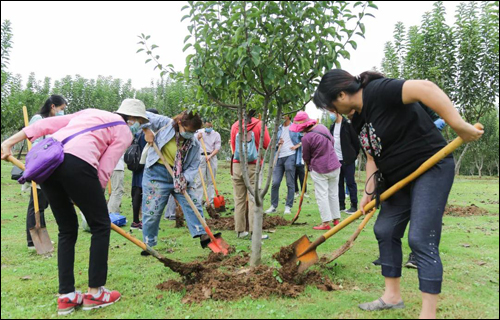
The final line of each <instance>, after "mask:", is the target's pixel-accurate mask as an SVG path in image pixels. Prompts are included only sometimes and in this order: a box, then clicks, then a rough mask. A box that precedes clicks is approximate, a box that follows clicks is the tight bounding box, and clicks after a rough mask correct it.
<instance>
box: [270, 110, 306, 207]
mask: <svg viewBox="0 0 500 320" xmlns="http://www.w3.org/2000/svg"><path fill="white" fill-rule="evenodd" d="M283 120H284V122H283V124H282V125H281V126H280V127H279V129H278V137H277V140H278V143H277V144H276V148H279V146H280V145H281V148H279V153H278V155H277V156H278V161H277V162H276V166H275V167H274V170H273V187H272V189H271V207H270V208H269V209H268V210H267V211H266V213H275V212H276V211H277V208H278V204H279V191H280V185H281V181H282V180H283V175H286V186H287V190H288V192H287V197H286V203H285V211H284V214H291V213H292V212H291V210H292V207H293V199H294V194H295V191H296V190H295V170H296V166H297V165H300V164H301V162H302V149H301V146H302V144H301V142H300V139H299V133H297V132H293V131H290V124H291V121H290V116H288V115H284V116H283Z"/></svg>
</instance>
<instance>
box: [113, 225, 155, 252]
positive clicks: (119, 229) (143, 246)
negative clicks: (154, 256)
mask: <svg viewBox="0 0 500 320" xmlns="http://www.w3.org/2000/svg"><path fill="white" fill-rule="evenodd" d="M111 229H113V230H114V231H116V232H118V233H119V234H120V235H122V236H124V237H125V238H127V239H128V240H130V241H132V242H133V243H134V244H135V245H137V246H138V247H141V248H142V250H144V251H148V249H147V247H146V244H145V243H144V242H142V241H140V240H139V239H136V238H134V237H132V236H131V235H130V234H128V233H126V232H125V231H124V230H123V229H122V228H120V227H118V226H117V225H116V224H114V223H111Z"/></svg>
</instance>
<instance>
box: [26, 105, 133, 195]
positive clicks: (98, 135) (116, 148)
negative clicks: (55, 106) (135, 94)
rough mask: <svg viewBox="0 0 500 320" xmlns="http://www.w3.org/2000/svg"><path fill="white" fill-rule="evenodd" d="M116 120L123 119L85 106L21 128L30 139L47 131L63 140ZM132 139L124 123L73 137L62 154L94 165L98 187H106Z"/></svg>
mask: <svg viewBox="0 0 500 320" xmlns="http://www.w3.org/2000/svg"><path fill="white" fill-rule="evenodd" d="M115 121H123V118H122V117H121V116H119V115H117V114H114V113H111V112H108V111H103V110H97V109H86V110H82V111H79V112H76V113H73V114H69V115H65V116H57V117H49V118H45V119H43V120H40V121H37V122H35V123H33V124H32V125H30V126H28V127H26V128H24V129H23V131H24V133H25V134H26V135H27V136H28V138H29V139H30V140H31V141H33V140H35V139H36V138H38V137H41V136H44V135H47V134H51V135H52V137H53V138H54V139H56V140H58V141H63V140H64V139H65V138H67V137H69V136H70V135H72V134H74V133H77V132H80V131H82V130H85V129H87V128H91V127H94V126H98V125H100V124H105V123H110V122H115ZM132 139H133V137H132V132H131V131H130V129H129V128H128V126H127V125H117V126H113V127H109V128H105V129H99V130H95V131H92V132H86V133H84V134H81V135H79V136H77V137H75V138H73V139H72V140H70V141H69V142H68V143H66V144H65V145H64V153H69V154H72V155H74V156H75V157H78V158H80V159H82V160H83V161H85V162H87V163H88V164H90V165H92V166H93V167H94V168H96V169H97V174H98V177H99V181H100V182H101V186H102V187H103V188H105V187H106V184H107V183H108V180H109V178H110V176H111V174H112V173H113V169H114V168H115V166H116V164H117V163H118V161H119V160H120V158H121V156H122V155H123V154H124V153H125V150H126V149H127V148H128V147H129V146H130V144H131V143H132Z"/></svg>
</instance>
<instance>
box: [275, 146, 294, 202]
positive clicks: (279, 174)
mask: <svg viewBox="0 0 500 320" xmlns="http://www.w3.org/2000/svg"><path fill="white" fill-rule="evenodd" d="M285 173H286V186H287V188H288V193H287V197H286V206H287V207H290V208H291V207H293V197H294V193H295V155H291V156H289V157H285V158H279V159H278V161H277V162H276V166H275V167H274V170H273V188H272V189H271V205H272V206H273V207H275V208H277V207H278V203H279V200H280V185H281V180H283V174H285Z"/></svg>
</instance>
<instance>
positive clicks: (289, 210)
mask: <svg viewBox="0 0 500 320" xmlns="http://www.w3.org/2000/svg"><path fill="white" fill-rule="evenodd" d="M284 214H292V208H290V207H285V213H284Z"/></svg>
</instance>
